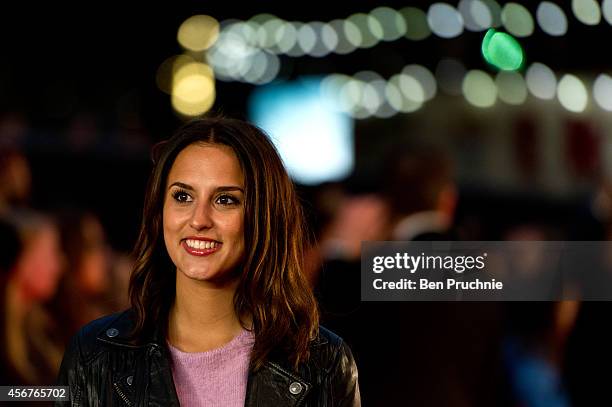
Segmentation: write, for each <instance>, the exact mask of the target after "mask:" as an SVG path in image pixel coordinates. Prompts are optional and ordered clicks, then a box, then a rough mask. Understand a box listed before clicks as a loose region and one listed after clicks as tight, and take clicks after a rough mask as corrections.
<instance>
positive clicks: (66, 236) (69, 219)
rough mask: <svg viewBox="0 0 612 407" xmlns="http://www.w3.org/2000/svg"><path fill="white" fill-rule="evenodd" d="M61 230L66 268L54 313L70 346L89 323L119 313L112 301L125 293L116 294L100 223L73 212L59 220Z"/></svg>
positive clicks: (109, 259)
mask: <svg viewBox="0 0 612 407" xmlns="http://www.w3.org/2000/svg"><path fill="white" fill-rule="evenodd" d="M59 226H60V235H61V245H62V250H63V252H64V254H65V257H66V262H65V266H66V267H65V273H64V274H63V278H62V280H61V282H60V286H59V289H58V292H57V295H56V296H55V299H54V301H53V304H52V309H53V311H54V313H55V315H57V316H58V317H60V318H61V319H62V327H63V329H62V334H64V337H65V343H66V344H67V343H68V340H69V339H70V338H71V337H72V336H73V335H74V334H75V333H76V331H77V330H78V329H79V328H80V327H82V326H83V325H85V324H86V323H87V322H89V321H91V320H93V319H96V318H99V317H101V316H103V315H105V314H108V313H111V312H116V311H119V309H120V308H118V306H117V305H116V304H115V302H114V301H113V299H114V298H117V297H121V296H122V294H123V293H120V292H115V287H114V284H113V282H114V281H113V275H112V274H111V261H112V259H111V251H110V248H109V247H108V245H107V243H106V237H105V233H104V229H103V227H102V224H101V223H100V221H99V219H98V218H97V217H96V216H95V215H93V214H92V213H88V212H83V211H78V210H71V211H66V212H65V213H63V214H62V215H61V216H60V217H59Z"/></svg>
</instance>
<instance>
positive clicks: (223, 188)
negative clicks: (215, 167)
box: [168, 181, 244, 194]
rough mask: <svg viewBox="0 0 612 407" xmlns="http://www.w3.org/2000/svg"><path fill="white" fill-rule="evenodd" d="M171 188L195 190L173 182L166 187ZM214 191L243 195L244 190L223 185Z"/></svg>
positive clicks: (181, 183) (236, 186) (186, 185)
mask: <svg viewBox="0 0 612 407" xmlns="http://www.w3.org/2000/svg"><path fill="white" fill-rule="evenodd" d="M173 186H177V187H179V188H183V189H187V190H189V191H195V189H194V188H193V187H192V186H191V185H189V184H185V183H183V182H178V181H177V182H173V183H172V184H170V185H169V186H168V189H170V188H172V187H173ZM215 190H216V191H219V192H228V191H240V192H242V193H243V194H244V189H243V188H242V187H239V186H238V185H224V186H220V187H217V188H215Z"/></svg>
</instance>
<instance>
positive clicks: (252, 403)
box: [245, 362, 312, 407]
mask: <svg viewBox="0 0 612 407" xmlns="http://www.w3.org/2000/svg"><path fill="white" fill-rule="evenodd" d="M311 388H312V385H311V384H310V383H308V382H307V381H306V380H304V379H302V378H301V377H298V376H296V375H295V374H293V373H291V372H289V371H287V370H285V369H283V368H282V367H281V366H279V365H278V364H276V363H274V362H267V363H266V364H265V365H264V366H263V367H262V368H261V369H259V370H258V371H256V372H251V373H250V375H249V381H248V384H247V391H246V400H245V406H247V407H263V406H274V407H298V406H302V405H303V404H304V400H305V399H306V395H307V394H308V393H309V392H310V390H311Z"/></svg>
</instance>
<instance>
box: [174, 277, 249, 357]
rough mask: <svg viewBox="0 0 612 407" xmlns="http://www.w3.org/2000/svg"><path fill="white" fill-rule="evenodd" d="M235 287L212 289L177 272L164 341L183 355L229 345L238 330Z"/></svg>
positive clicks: (212, 286) (235, 282)
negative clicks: (166, 334)
mask: <svg viewBox="0 0 612 407" xmlns="http://www.w3.org/2000/svg"><path fill="white" fill-rule="evenodd" d="M237 284H238V281H237V280H236V281H234V282H232V283H231V284H226V285H223V286H214V285H212V284H209V283H207V282H201V281H197V280H193V279H190V278H188V277H186V276H185V275H184V274H182V273H181V272H177V278H176V296H175V300H174V304H173V305H172V307H171V308H170V314H169V318H168V341H169V342H170V343H171V344H172V345H173V346H174V347H176V348H178V349H180V350H182V351H184V352H205V351H208V350H211V349H216V348H219V347H221V346H223V345H225V344H226V343H228V342H229V341H231V340H232V339H233V338H234V337H235V336H236V335H238V334H239V333H240V331H241V330H242V325H241V323H240V319H239V318H238V316H237V315H236V312H235V310H234V293H235V292H236V287H237Z"/></svg>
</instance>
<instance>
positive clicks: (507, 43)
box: [482, 28, 525, 71]
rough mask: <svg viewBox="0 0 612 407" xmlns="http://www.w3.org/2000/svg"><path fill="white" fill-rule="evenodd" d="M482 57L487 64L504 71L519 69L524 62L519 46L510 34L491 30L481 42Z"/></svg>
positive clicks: (521, 49)
mask: <svg viewBox="0 0 612 407" xmlns="http://www.w3.org/2000/svg"><path fill="white" fill-rule="evenodd" d="M482 55H483V56H484V59H485V60H486V61H487V62H488V63H489V64H491V65H493V66H495V67H496V68H498V69H501V70H504V71H512V70H517V69H520V68H521V67H522V66H523V62H524V60H525V55H524V54H523V48H522V47H521V44H519V42H518V41H517V40H516V39H515V38H514V37H512V36H511V35H510V34H506V33H503V32H497V31H495V29H493V28H490V29H489V31H487V33H486V35H485V36H484V39H483V40H482Z"/></svg>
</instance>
